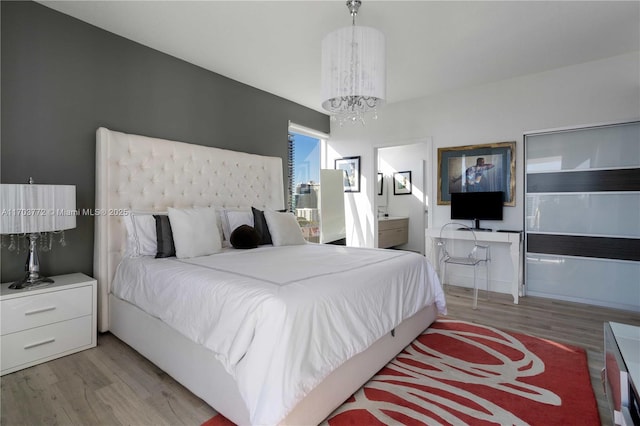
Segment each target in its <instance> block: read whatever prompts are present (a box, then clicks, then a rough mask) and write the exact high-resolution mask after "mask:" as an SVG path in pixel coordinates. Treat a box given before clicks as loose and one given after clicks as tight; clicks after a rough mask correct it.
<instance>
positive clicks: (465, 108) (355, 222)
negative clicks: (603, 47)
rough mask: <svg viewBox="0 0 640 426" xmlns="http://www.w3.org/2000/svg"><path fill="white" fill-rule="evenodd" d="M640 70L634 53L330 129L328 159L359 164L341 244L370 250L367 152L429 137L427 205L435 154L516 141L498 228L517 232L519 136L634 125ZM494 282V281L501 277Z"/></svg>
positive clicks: (403, 106) (441, 209) (404, 105)
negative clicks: (507, 203) (512, 190)
mask: <svg viewBox="0 0 640 426" xmlns="http://www.w3.org/2000/svg"><path fill="white" fill-rule="evenodd" d="M639 64H640V54H639V52H633V53H629V54H626V55H620V56H615V57H612V58H607V59H603V60H598V61H592V62H588V63H584V64H579V65H574V66H569V67H564V68H559V69H556V70H552V71H547V72H543V73H538V74H531V75H528V76H523V77H518V78H514V79H510V80H504V81H500V82H497V83H492V84H487V85H483V86H476V87H470V88H466V89H461V90H457V91H454V92H447V93H442V94H439V95H434V96H430V97H426V98H420V99H416V100H411V101H406V102H401V103H395V104H389V105H387V106H385V107H384V108H383V109H381V110H380V112H379V114H378V115H379V118H378V120H369V121H367V123H366V125H364V126H361V125H355V126H353V125H344V126H343V127H339V126H337V125H333V123H332V129H331V140H330V141H329V155H331V156H334V158H335V156H338V157H340V156H347V155H360V156H361V157H362V159H361V162H362V163H361V169H362V173H363V175H362V186H363V190H362V192H360V193H356V194H348V195H347V196H348V198H347V199H346V200H345V201H346V202H345V204H346V205H347V224H346V225H347V244H349V245H354V246H366V247H373V244H374V238H373V232H374V226H373V220H374V219H375V211H374V198H373V197H374V196H375V192H374V191H375V182H376V174H375V173H377V171H376V170H375V167H374V163H373V162H374V158H373V149H372V147H374V146H383V145H397V144H398V141H407V140H416V139H424V138H429V137H431V139H432V141H433V151H432V152H431V158H433V159H435V161H434V160H432V161H430V164H428V166H429V165H430V166H431V167H430V172H428V173H429V175H428V177H429V179H430V180H431V184H430V185H429V194H430V198H431V199H433V195H435V194H437V192H436V188H435V182H437V179H436V174H437V165H436V161H437V154H436V153H437V148H438V147H446V146H459V145H473V144H481V143H490V142H502V141H516V142H517V146H516V194H515V195H516V206H515V207H508V208H505V220H504V223H503V224H502V226H501V228H504V229H522V228H523V226H522V215H523V211H522V209H523V205H524V203H523V195H522V192H523V188H522V186H523V180H524V177H523V152H522V148H523V133H525V132H527V131H531V130H542V129H549V128H556V127H567V126H576V125H582V124H592V123H601V122H608V121H617V120H626V119H632V118H638V116H639V115H640V78H639V76H640V65H639ZM433 66H437V64H434V65H433ZM389 84H392V82H389ZM428 168H429V167H428ZM430 212H431V215H432V218H431V219H430V220H432V223H433V226H434V227H439V226H440V225H442V224H444V223H446V222H447V221H448V220H449V213H450V209H449V206H438V205H436V203H435V202H432V203H431V206H430ZM496 228H498V227H497V226H496ZM494 258H495V254H494ZM496 260H497V259H496ZM495 263H499V262H495ZM500 263H501V262H500ZM492 272H493V271H492ZM493 276H495V277H496V279H500V278H501V275H500V271H498V275H497V276H496V275H493Z"/></svg>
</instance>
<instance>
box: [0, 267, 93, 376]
mask: <svg viewBox="0 0 640 426" xmlns="http://www.w3.org/2000/svg"><path fill="white" fill-rule="evenodd" d="M51 278H52V279H53V280H54V283H53V284H51V285H49V286H46V287H41V288H35V289H32V290H26V289H23V290H12V289H9V283H6V284H2V287H1V290H0V320H1V321H0V352H1V354H0V355H1V357H0V370H1V372H0V374H1V375H4V374H7V373H12V372H14V371H17V370H21V369H23V368H27V367H31V366H33V365H36V364H40V363H42V362H45V361H49V360H52V359H55V358H59V357H61V356H65V355H69V354H72V353H74V352H79V351H81V350H84V349H88V348H92V347H94V346H96V320H97V312H96V311H97V305H96V301H97V299H96V297H97V282H96V280H95V279H93V278H91V277H89V276H87V275H84V274H80V273H76V274H68V275H59V276H55V277H51Z"/></svg>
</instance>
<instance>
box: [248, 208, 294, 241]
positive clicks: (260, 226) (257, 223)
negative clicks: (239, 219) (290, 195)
mask: <svg viewBox="0 0 640 426" xmlns="http://www.w3.org/2000/svg"><path fill="white" fill-rule="evenodd" d="M251 211H252V212H253V227H254V228H256V231H257V232H258V234H259V235H260V242H259V243H258V244H260V245H262V244H273V241H272V240H271V234H270V233H269V227H268V226H267V220H266V219H265V218H264V212H263V211H262V210H258V209H256V208H255V207H251ZM278 211H279V212H286V210H278Z"/></svg>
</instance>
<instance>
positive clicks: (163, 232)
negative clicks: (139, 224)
mask: <svg viewBox="0 0 640 426" xmlns="http://www.w3.org/2000/svg"><path fill="white" fill-rule="evenodd" d="M153 218H154V219H155V220H156V239H157V241H158V248H157V251H156V259H158V258H162V257H172V256H175V255H176V246H175V245H174V243H173V232H171V222H169V216H167V215H158V214H154V215H153Z"/></svg>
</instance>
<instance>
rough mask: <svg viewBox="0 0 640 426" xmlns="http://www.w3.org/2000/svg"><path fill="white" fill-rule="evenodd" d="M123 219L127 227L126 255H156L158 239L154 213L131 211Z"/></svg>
mask: <svg viewBox="0 0 640 426" xmlns="http://www.w3.org/2000/svg"><path fill="white" fill-rule="evenodd" d="M155 214H164V213H155ZM123 220H124V226H125V227H126V228H127V250H126V256H129V257H138V256H155V255H156V252H157V251H158V239H157V237H156V220H155V219H154V217H153V214H150V213H147V212H145V213H139V212H129V214H128V215H126V216H124V219H123Z"/></svg>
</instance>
